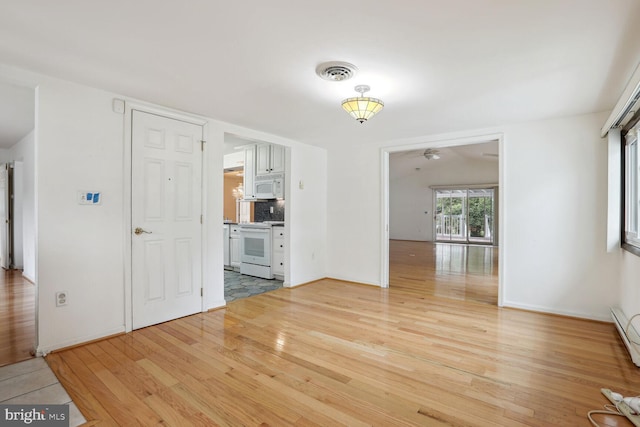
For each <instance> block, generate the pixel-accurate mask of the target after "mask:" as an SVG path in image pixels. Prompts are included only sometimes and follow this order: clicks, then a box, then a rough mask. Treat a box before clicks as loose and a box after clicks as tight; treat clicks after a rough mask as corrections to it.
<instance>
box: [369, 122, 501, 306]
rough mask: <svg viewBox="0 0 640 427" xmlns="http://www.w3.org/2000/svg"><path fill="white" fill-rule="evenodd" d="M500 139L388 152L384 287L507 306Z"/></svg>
mask: <svg viewBox="0 0 640 427" xmlns="http://www.w3.org/2000/svg"><path fill="white" fill-rule="evenodd" d="M502 140H503V137H502V135H500V134H496V135H484V136H477V137H475V136H474V137H469V138H461V139H459V140H453V141H452V140H447V141H434V142H430V143H422V144H414V145H408V146H397V147H390V148H387V149H383V150H382V153H383V162H382V168H383V182H384V183H385V185H383V206H384V210H383V230H382V235H383V253H382V261H383V262H382V271H381V273H382V280H381V283H382V285H383V286H384V287H400V288H402V289H403V290H405V289H407V290H410V291H412V292H422V293H427V294H431V295H438V296H445V297H451V298H466V299H472V300H475V301H479V302H484V303H491V304H496V305H502V303H501V301H502V291H501V274H500V273H501V271H502V269H503V265H502V262H500V261H501V260H502V258H503V253H502V252H501V251H500V250H499V249H498V246H499V244H500V241H501V240H502V233H501V232H500V231H501V230H500V229H501V225H500V221H499V219H500V218H502V215H501V212H500V211H501V209H502V206H503V203H502V200H501V198H502V197H503V195H502V192H500V191H499V188H500V182H501V179H502V176H503V170H502V162H501V161H500V153H501V152H502Z"/></svg>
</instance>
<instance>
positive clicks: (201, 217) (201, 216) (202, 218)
mask: <svg viewBox="0 0 640 427" xmlns="http://www.w3.org/2000/svg"><path fill="white" fill-rule="evenodd" d="M200 224H204V215H200Z"/></svg>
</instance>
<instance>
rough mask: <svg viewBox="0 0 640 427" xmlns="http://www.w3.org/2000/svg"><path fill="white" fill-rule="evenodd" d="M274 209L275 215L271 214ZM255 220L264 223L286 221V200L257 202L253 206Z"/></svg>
mask: <svg viewBox="0 0 640 427" xmlns="http://www.w3.org/2000/svg"><path fill="white" fill-rule="evenodd" d="M271 208H273V213H271ZM253 220H254V221H256V222H262V221H284V200H268V201H260V202H255V203H254V204H253Z"/></svg>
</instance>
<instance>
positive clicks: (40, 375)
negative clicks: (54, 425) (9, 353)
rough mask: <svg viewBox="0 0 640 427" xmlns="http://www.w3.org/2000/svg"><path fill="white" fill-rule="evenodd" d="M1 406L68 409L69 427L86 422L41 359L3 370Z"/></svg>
mask: <svg viewBox="0 0 640 427" xmlns="http://www.w3.org/2000/svg"><path fill="white" fill-rule="evenodd" d="M0 404H3V405H20V404H27V405H29V404H34V405H47V404H52V405H62V404H66V405H69V427H75V426H79V425H81V424H84V423H85V422H86V420H85V419H84V417H83V416H82V414H81V413H80V411H79V410H78V408H77V407H76V405H75V403H73V402H72V401H71V398H70V397H69V395H68V394H67V392H66V391H65V389H64V388H63V387H62V385H60V382H59V381H58V379H57V378H56V376H55V375H54V374H53V371H51V369H50V368H49V365H47V362H45V361H44V359H43V358H41V357H36V358H34V359H29V360H25V361H24V362H19V363H15V364H13V365H7V366H3V367H2V368H0Z"/></svg>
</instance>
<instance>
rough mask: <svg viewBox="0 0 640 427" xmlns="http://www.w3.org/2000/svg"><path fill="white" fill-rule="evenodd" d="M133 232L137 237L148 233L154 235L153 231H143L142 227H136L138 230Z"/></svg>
mask: <svg viewBox="0 0 640 427" xmlns="http://www.w3.org/2000/svg"><path fill="white" fill-rule="evenodd" d="M133 232H134V233H136V236H139V235H141V234H142V233H146V234H151V233H152V232H151V231H147V230H143V229H142V228H140V227H136V229H135V230H133Z"/></svg>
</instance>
